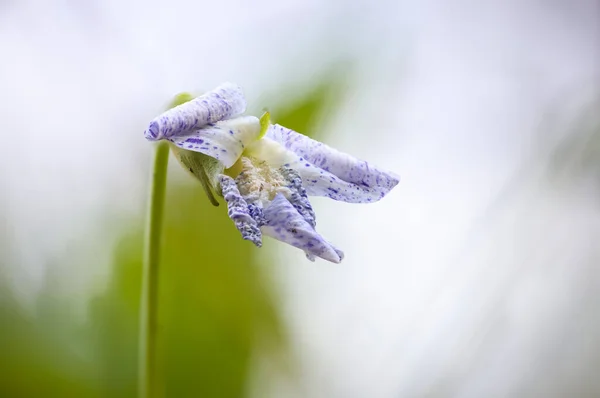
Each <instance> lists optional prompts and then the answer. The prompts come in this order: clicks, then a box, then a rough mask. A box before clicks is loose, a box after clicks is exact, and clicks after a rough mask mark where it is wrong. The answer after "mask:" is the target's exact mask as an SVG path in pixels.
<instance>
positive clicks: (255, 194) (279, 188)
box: [235, 156, 292, 206]
mask: <svg viewBox="0 0 600 398" xmlns="http://www.w3.org/2000/svg"><path fill="white" fill-rule="evenodd" d="M240 164H241V171H240V173H239V174H238V175H237V177H236V178H235V182H236V184H237V186H238V188H239V190H240V193H241V194H242V196H243V197H244V198H245V199H246V201H247V202H248V203H256V202H258V203H260V204H262V205H263V206H266V205H267V204H268V203H270V202H271V201H272V200H273V198H275V195H277V194H278V193H282V194H283V195H284V196H286V197H289V196H290V195H291V193H292V192H291V191H290V189H289V188H288V185H289V182H288V180H287V179H286V176H285V175H284V174H283V173H282V172H281V170H279V169H274V168H273V167H271V166H270V165H269V164H268V163H267V162H264V161H260V160H257V159H255V158H252V157H246V156H242V157H241V158H240Z"/></svg>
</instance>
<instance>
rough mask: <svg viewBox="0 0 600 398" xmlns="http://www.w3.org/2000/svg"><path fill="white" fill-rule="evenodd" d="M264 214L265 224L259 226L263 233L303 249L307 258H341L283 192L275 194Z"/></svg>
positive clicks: (333, 260) (338, 259)
mask: <svg viewBox="0 0 600 398" xmlns="http://www.w3.org/2000/svg"><path fill="white" fill-rule="evenodd" d="M264 215H265V218H266V220H267V224H266V225H264V226H263V227H262V228H261V230H262V232H263V234H265V235H268V236H271V237H273V238H275V239H277V240H280V241H282V242H285V243H288V244H290V245H292V246H294V247H297V248H298V249H301V250H304V251H305V252H306V253H307V254H308V257H309V259H310V258H311V257H312V256H317V257H321V258H322V259H325V260H328V261H331V262H334V263H339V262H340V261H341V260H342V257H343V253H342V256H341V255H340V253H341V252H339V250H337V249H336V248H334V247H333V246H332V245H331V244H329V243H328V242H327V241H326V240H325V239H323V237H321V235H319V234H318V233H317V232H316V231H315V230H314V229H313V227H311V225H310V224H309V223H308V222H307V221H306V220H305V219H304V217H302V216H301V215H300V213H298V211H297V210H296V209H295V208H294V206H292V204H291V203H290V202H289V201H288V200H287V199H286V198H285V196H283V194H281V193H278V194H277V195H275V198H274V199H273V201H272V202H271V203H270V204H269V205H268V206H267V207H266V208H265V210H264Z"/></svg>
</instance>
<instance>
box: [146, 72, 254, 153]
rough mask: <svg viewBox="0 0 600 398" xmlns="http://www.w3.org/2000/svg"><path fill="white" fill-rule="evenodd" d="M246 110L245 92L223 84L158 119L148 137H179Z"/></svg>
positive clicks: (170, 110)
mask: <svg viewBox="0 0 600 398" xmlns="http://www.w3.org/2000/svg"><path fill="white" fill-rule="evenodd" d="M245 110H246V99H245V98H244V93H243V92H242V89H241V88H240V87H239V86H238V85H236V84H233V83H223V84H221V85H220V86H219V87H217V88H215V89H214V90H212V91H209V92H208V93H206V94H204V95H202V96H200V97H198V98H195V99H193V100H191V101H189V102H186V103H184V104H181V105H179V106H176V107H175V108H171V109H169V110H168V111H166V112H164V113H163V114H161V115H160V116H158V117H156V118H155V119H154V120H152V122H150V126H148V129H147V130H146V131H145V132H144V136H145V137H146V139H148V140H150V141H158V140H161V139H164V138H170V137H177V136H179V135H182V134H186V133H189V132H190V131H191V130H195V129H199V128H201V127H202V126H205V125H207V124H209V123H215V122H218V121H220V120H225V119H229V118H232V117H235V116H238V115H241V114H242V113H244V111H245Z"/></svg>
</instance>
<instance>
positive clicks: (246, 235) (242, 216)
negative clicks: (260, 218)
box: [219, 174, 262, 247]
mask: <svg viewBox="0 0 600 398" xmlns="http://www.w3.org/2000/svg"><path fill="white" fill-rule="evenodd" d="M219 183H220V184H221V190H222V192H223V197H224V198H225V201H226V202H227V209H228V212H227V213H228V215H229V218H231V219H232V220H233V222H234V223H235V226H236V228H237V229H238V231H240V233H241V234H242V238H243V239H245V240H249V241H251V242H252V243H254V244H255V245H256V246H258V247H261V246H262V235H261V232H260V229H259V226H258V223H257V222H256V220H255V219H254V218H253V217H252V215H251V212H250V210H249V208H248V204H247V203H246V201H245V200H244V198H243V197H242V195H241V194H240V191H239V190H238V188H237V185H236V184H235V181H234V180H233V178H231V177H229V176H226V175H223V174H221V175H220V176H219Z"/></svg>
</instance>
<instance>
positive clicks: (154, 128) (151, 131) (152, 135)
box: [144, 121, 160, 141]
mask: <svg viewBox="0 0 600 398" xmlns="http://www.w3.org/2000/svg"><path fill="white" fill-rule="evenodd" d="M158 132H159V126H158V123H157V122H156V121H154V122H152V123H150V125H149V126H148V128H147V129H146V131H144V137H146V139H147V140H148V141H157V140H159V139H160V138H159V137H158Z"/></svg>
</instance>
